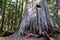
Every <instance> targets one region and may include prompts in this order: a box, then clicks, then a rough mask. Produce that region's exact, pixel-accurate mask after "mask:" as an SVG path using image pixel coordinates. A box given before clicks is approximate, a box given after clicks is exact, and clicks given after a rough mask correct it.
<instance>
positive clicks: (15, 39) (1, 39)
mask: <svg viewBox="0 0 60 40" xmlns="http://www.w3.org/2000/svg"><path fill="white" fill-rule="evenodd" d="M0 40H48V39H47V38H45V37H41V38H34V37H29V38H27V37H0ZM50 40H60V34H58V35H57V36H56V38H53V37H50Z"/></svg>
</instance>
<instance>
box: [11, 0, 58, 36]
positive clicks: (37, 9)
mask: <svg viewBox="0 0 60 40" xmlns="http://www.w3.org/2000/svg"><path fill="white" fill-rule="evenodd" d="M58 28H59V27H58V26H57V24H56V26H54V24H53V21H52V19H51V16H50V12H49V10H48V6H47V1H46V0H28V3H27V6H26V11H25V14H24V17H23V20H22V22H21V25H20V28H19V30H18V31H17V32H16V33H14V34H13V35H12V36H23V35H24V34H25V32H26V31H27V32H28V31H30V32H32V33H33V34H38V35H43V36H46V37H49V34H50V33H57V32H59V31H58Z"/></svg>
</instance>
